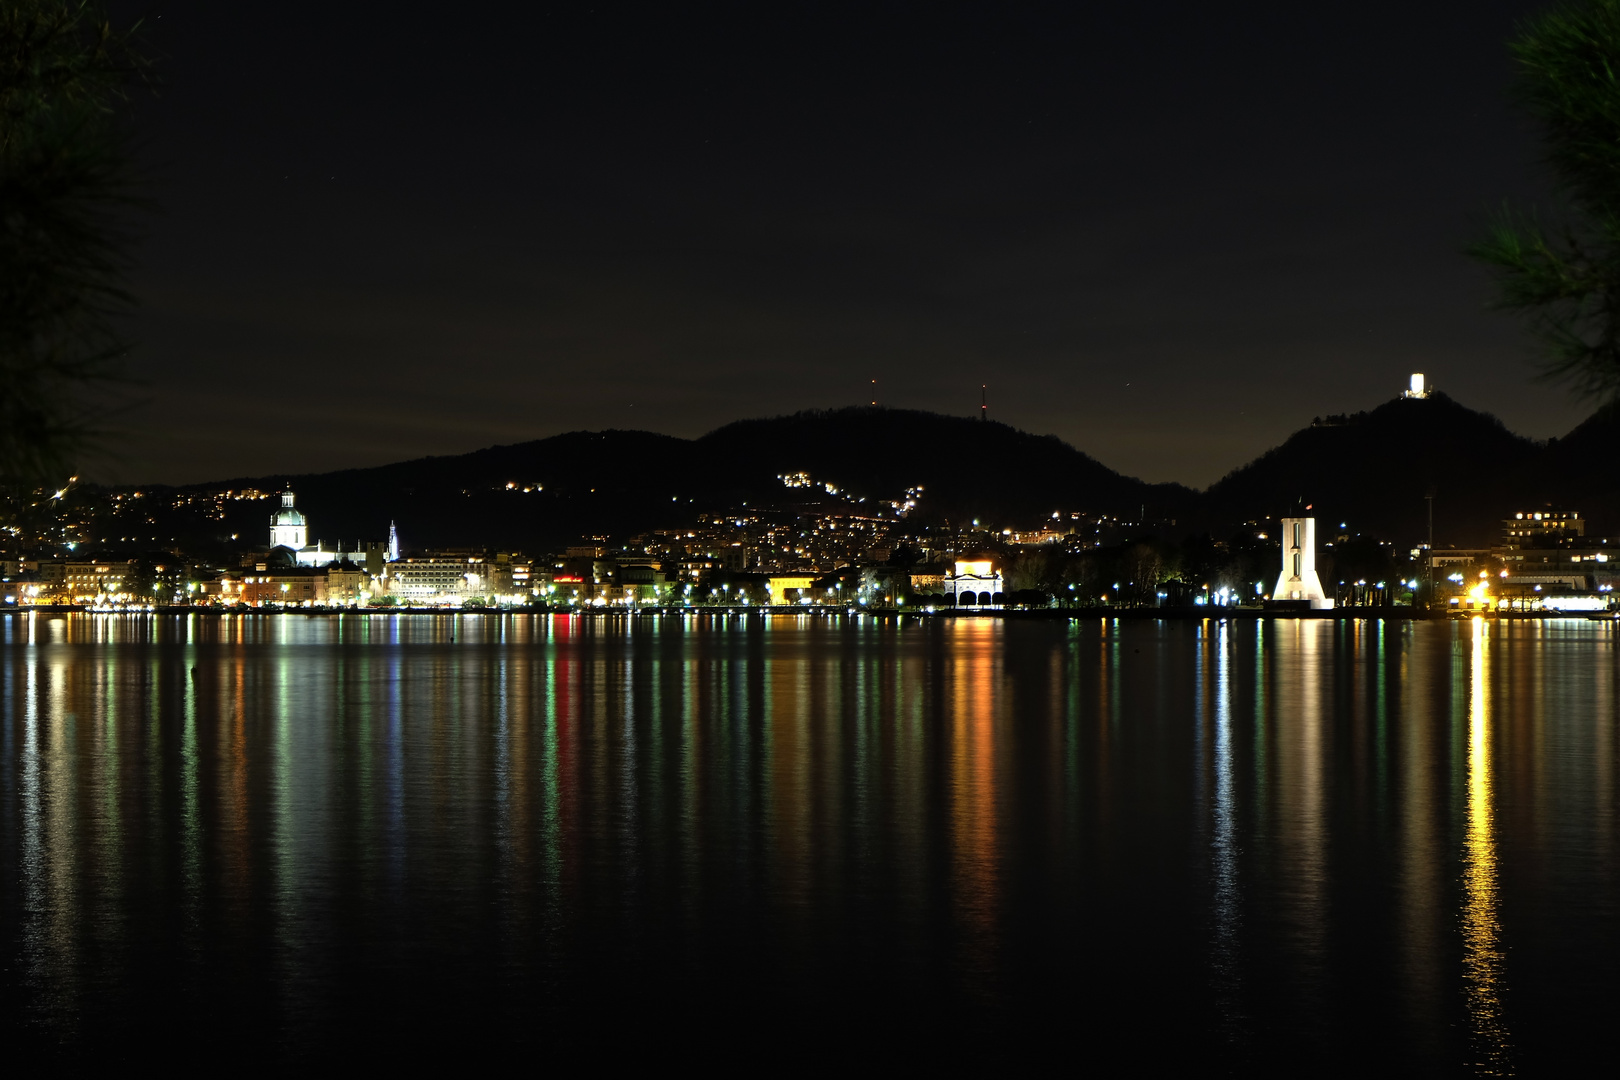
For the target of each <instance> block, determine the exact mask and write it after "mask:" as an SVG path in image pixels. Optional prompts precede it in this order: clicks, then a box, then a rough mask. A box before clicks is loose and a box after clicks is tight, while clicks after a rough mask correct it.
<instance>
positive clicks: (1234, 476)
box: [1207, 394, 1546, 546]
mask: <svg viewBox="0 0 1620 1080" xmlns="http://www.w3.org/2000/svg"><path fill="white" fill-rule="evenodd" d="M1545 452H1546V451H1545V449H1544V448H1543V446H1542V445H1541V444H1540V443H1537V442H1535V441H1533V440H1530V439H1526V438H1524V437H1522V436H1519V435H1515V434H1513V433H1512V432H1511V431H1508V430H1507V428H1505V427H1504V426H1503V425H1502V422H1501V421H1500V420H1497V419H1496V418H1495V417H1494V416H1490V415H1489V414H1486V413H1480V412H1475V411H1473V410H1472V409H1468V408H1465V407H1464V406H1462V405H1459V404H1458V403H1457V402H1455V401H1453V400H1452V399H1451V398H1449V397H1447V396H1445V395H1444V394H1431V395H1430V396H1429V397H1428V398H1426V399H1421V400H1420V399H1409V398H1398V399H1396V400H1394V401H1391V402H1387V403H1386V404H1383V405H1380V406H1379V407H1378V408H1376V409H1373V410H1371V411H1370V412H1363V413H1356V414H1354V415H1351V416H1337V417H1325V418H1320V419H1319V420H1317V421H1316V422H1314V423H1312V425H1311V426H1310V427H1307V428H1304V429H1303V430H1301V431H1297V432H1295V433H1294V434H1293V435H1292V436H1290V437H1289V438H1288V439H1287V441H1285V442H1284V443H1283V444H1282V445H1281V446H1279V447H1277V448H1276V449H1274V450H1270V451H1268V452H1266V453H1265V454H1262V455H1261V456H1260V457H1258V458H1256V459H1255V460H1254V461H1251V462H1249V463H1248V464H1247V465H1244V466H1243V467H1241V468H1239V469H1236V470H1234V471H1233V472H1231V473H1229V474H1227V476H1226V477H1224V478H1223V479H1221V480H1220V481H1219V482H1217V483H1216V484H1214V485H1213V486H1212V487H1211V488H1210V489H1209V491H1208V492H1207V498H1208V512H1209V513H1210V514H1211V516H1212V517H1213V518H1214V519H1216V520H1224V521H1241V520H1245V519H1251V518H1261V517H1265V516H1268V515H1276V514H1279V513H1281V512H1282V510H1283V509H1284V508H1287V507H1291V506H1295V505H1300V504H1309V505H1311V506H1312V507H1313V512H1314V513H1315V515H1316V516H1317V517H1319V518H1322V519H1324V520H1331V521H1332V522H1333V523H1334V524H1335V525H1337V524H1338V523H1340V522H1344V523H1346V524H1347V525H1348V526H1349V527H1350V528H1351V529H1353V530H1355V531H1358V532H1367V533H1372V534H1374V535H1377V536H1380V537H1383V538H1385V539H1391V540H1395V541H1397V542H1401V543H1406V542H1413V541H1417V540H1419V539H1421V538H1422V537H1423V536H1424V535H1425V533H1426V530H1427V521H1426V515H1427V511H1428V508H1427V504H1426V501H1425V497H1426V496H1427V495H1429V494H1431V493H1432V494H1433V495H1434V513H1435V539H1436V541H1437V542H1438V543H1453V544H1457V545H1459V546H1470V545H1473V544H1486V543H1490V542H1492V541H1493V540H1494V539H1495V537H1496V535H1497V534H1498V532H1499V531H1500V527H1501V518H1502V517H1503V515H1505V514H1507V513H1509V512H1511V511H1512V510H1513V508H1514V507H1515V506H1517V505H1518V504H1519V503H1520V502H1522V501H1523V500H1524V499H1526V498H1530V497H1531V494H1530V493H1529V492H1528V491H1526V490H1525V487H1526V485H1525V484H1524V482H1523V481H1524V479H1525V478H1526V476H1527V475H1528V474H1529V473H1530V472H1531V471H1532V470H1531V469H1530V466H1531V465H1532V464H1533V463H1534V462H1536V461H1538V460H1539V459H1540V458H1541V457H1542V456H1543V455H1544V454H1545Z"/></svg>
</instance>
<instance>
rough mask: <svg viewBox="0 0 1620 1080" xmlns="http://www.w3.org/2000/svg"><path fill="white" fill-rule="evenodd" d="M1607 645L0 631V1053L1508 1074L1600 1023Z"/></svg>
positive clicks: (1427, 628)
mask: <svg viewBox="0 0 1620 1080" xmlns="http://www.w3.org/2000/svg"><path fill="white" fill-rule="evenodd" d="M1615 637H1616V634H1615V629H1614V628H1613V627H1612V626H1605V625H1601V624H1597V623H1591V622H1583V621H1567V622H1549V623H1541V624H1534V623H1526V624H1516V625H1491V624H1486V623H1482V622H1473V623H1467V622H1460V623H1457V622H1454V623H1429V624H1410V623H1381V622H1349V621H1346V622H1320V621H1298V622H1289V621H1280V622H1272V623H1264V624H1257V623H1240V624H1232V625H1228V624H1223V623H1219V622H1205V623H1197V622H1175V623H1150V622H1141V623H1123V624H1121V623H1110V622H1105V621H1102V620H1093V621H1088V622H1084V623H1076V624H1073V625H1065V624H1062V623H1008V624H1002V623H999V622H996V621H992V620H963V621H958V622H944V621H939V622H932V623H926V624H923V623H916V622H911V623H906V624H896V623H876V622H871V621H866V622H853V621H852V622H830V621H813V620H809V619H795V618H791V617H779V618H775V619H772V620H770V621H764V620H759V619H757V618H756V619H755V620H754V621H752V622H745V621H743V620H741V619H736V618H731V619H725V618H717V619H713V620H701V621H700V620H697V619H689V620H686V621H684V622H683V621H681V620H678V619H663V620H656V619H646V620H643V621H640V622H636V623H634V624H627V623H625V622H622V621H621V622H617V623H614V622H606V621H588V620H579V619H571V618H566V617H558V618H549V617H531V616H513V617H497V616H490V617H478V616H467V617H460V618H446V617H432V616H414V617H413V616H401V617H374V618H364V617H353V616H350V617H324V616H323V617H319V618H306V617H299V616H290V617H274V618H229V617H227V618H218V617H206V618H205V617H167V616H157V617H152V616H148V617H114V616H89V615H75V616H46V615H35V616H9V617H6V618H0V923H3V930H4V935H5V936H4V942H3V950H4V955H3V958H0V960H3V965H4V967H3V973H0V1017H3V1019H0V1034H3V1036H4V1038H5V1040H6V1045H7V1046H8V1047H9V1048H24V1047H26V1048H29V1049H32V1050H36V1051H46V1052H49V1053H54V1054H59V1055H62V1056H63V1057H65V1058H67V1059H68V1063H70V1064H71V1063H72V1062H73V1061H78V1062H81V1063H89V1062H92V1061H95V1060H98V1059H101V1058H104V1057H126V1058H131V1059H141V1058H146V1057H148V1056H150V1055H153V1054H161V1055H164V1057H165V1058H167V1059H169V1060H180V1059H184V1058H187V1057H191V1058H195V1059H197V1060H199V1061H212V1062H214V1063H216V1064H223V1063H233V1065H235V1066H240V1065H243V1064H251V1063H274V1062H276V1061H278V1060H283V1061H289V1062H293V1063H297V1062H319V1063H327V1062H331V1061H333V1060H334V1059H338V1058H352V1059H353V1060H355V1061H356V1062H361V1063H364V1062H380V1061H386V1060H389V1059H404V1060H407V1061H422V1060H425V1059H426V1058H428V1057H431V1056H435V1055H440V1054H446V1055H455V1056H457V1057H460V1058H461V1059H463V1060H469V1061H471V1060H477V1059H478V1058H480V1057H486V1056H490V1055H495V1054H508V1053H514V1052H530V1053H533V1054H534V1055H536V1057H535V1060H536V1061H537V1062H538V1061H540V1060H543V1059H546V1060H550V1059H554V1056H555V1055H561V1054H571V1053H574V1054H577V1053H592V1054H594V1055H598V1060H602V1061H603V1062H604V1063H605V1062H607V1061H615V1062H623V1061H627V1060H633V1059H636V1058H654V1059H663V1060H666V1061H674V1060H682V1061H687V1062H707V1063H710V1064H713V1065H717V1066H737V1067H743V1068H749V1069H764V1068H769V1069H773V1070H779V1069H782V1068H784V1067H788V1068H792V1067H795V1066H802V1065H809V1064H840V1063H842V1064H844V1065H856V1064H868V1063H873V1062H879V1061H888V1062H892V1063H896V1064H901V1065H918V1064H924V1063H929V1062H946V1063H958V1062H963V1061H969V1060H972V1059H975V1058H978V1059H986V1060H988V1061H990V1062H993V1063H1001V1064H1006V1065H1016V1064H1019V1063H1020V1062H1021V1061H1022V1060H1023V1059H1028V1060H1030V1061H1035V1060H1042V1059H1050V1058H1052V1057H1053V1056H1054V1055H1058V1060H1059V1061H1063V1062H1067V1063H1069V1064H1070V1065H1084V1064H1086V1063H1102V1064H1108V1065H1109V1066H1110V1067H1111V1068H1118V1067H1120V1066H1121V1065H1122V1064H1123V1065H1124V1066H1125V1067H1127V1068H1131V1067H1140V1068H1142V1069H1147V1068H1153V1067H1156V1066H1158V1065H1161V1064H1165V1063H1182V1064H1196V1065H1199V1066H1201V1067H1204V1068H1208V1069H1210V1070H1212V1071H1223V1070H1234V1071H1241V1070H1244V1069H1246V1068H1248V1067H1250V1066H1252V1065H1255V1064H1260V1063H1267V1062H1282V1063H1285V1064H1288V1065H1290V1066H1292V1067H1294V1068H1296V1069H1300V1070H1303V1069H1310V1070H1312V1071H1317V1072H1364V1071H1367V1070H1369V1069H1373V1068H1377V1069H1381V1070H1384V1071H1389V1072H1396V1073H1401V1072H1425V1073H1430V1074H1434V1073H1456V1074H1468V1073H1474V1072H1478V1073H1494V1074H1500V1075H1505V1074H1512V1073H1521V1074H1534V1073H1538V1072H1546V1071H1551V1070H1554V1069H1556V1068H1557V1067H1558V1066H1560V1065H1561V1064H1565V1063H1568V1062H1573V1061H1575V1060H1578V1059H1580V1058H1583V1057H1586V1056H1588V1055H1592V1054H1604V1055H1605V1057H1607V1051H1608V1048H1609V1046H1610V1044H1611V1042H1612V1038H1613V1037H1612V1035H1611V1034H1610V1033H1611V1031H1612V1017H1613V1011H1614V1007H1615V1006H1616V1004H1617V1003H1620V995H1617V994H1616V991H1615V989H1614V987H1615V977H1616V971H1617V961H1620V934H1617V928H1620V922H1617V918H1616V916H1617V907H1620V891H1617V885H1620V837H1617V823H1616V791H1615V778H1616V767H1617V760H1616V755H1617V746H1616V709H1617V704H1616V702H1617V690H1620V688H1617V654H1616V647H1615ZM222 1054H224V1055H228V1056H225V1057H222V1056H221V1055H222Z"/></svg>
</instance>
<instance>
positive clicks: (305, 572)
mask: <svg viewBox="0 0 1620 1080" xmlns="http://www.w3.org/2000/svg"><path fill="white" fill-rule="evenodd" d="M233 594H234V595H233ZM222 596H226V597H228V598H231V599H234V600H235V601H236V602H237V603H239V604H246V605H248V606H250V607H263V606H265V605H272V606H274V605H281V604H289V605H294V604H296V605H302V604H306V603H307V604H324V603H326V574H325V573H323V572H321V571H319V570H315V569H312V568H310V567H304V566H288V567H278V568H275V569H271V570H263V571H259V570H255V571H252V572H250V573H246V574H243V575H242V578H241V581H240V582H239V583H238V584H237V587H236V589H235V590H233V593H232V594H227V593H224V592H223V590H222Z"/></svg>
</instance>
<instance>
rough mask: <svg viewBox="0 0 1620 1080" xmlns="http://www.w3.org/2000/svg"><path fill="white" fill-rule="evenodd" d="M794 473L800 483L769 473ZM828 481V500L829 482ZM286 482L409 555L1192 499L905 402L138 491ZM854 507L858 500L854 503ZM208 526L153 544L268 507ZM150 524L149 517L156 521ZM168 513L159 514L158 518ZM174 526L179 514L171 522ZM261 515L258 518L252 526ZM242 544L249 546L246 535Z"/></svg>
mask: <svg viewBox="0 0 1620 1080" xmlns="http://www.w3.org/2000/svg"><path fill="white" fill-rule="evenodd" d="M795 473H805V474H807V475H808V477H809V479H810V484H809V485H807V486H800V487H788V486H787V485H785V484H784V482H783V480H782V477H783V476H785V475H789V474H795ZM829 484H830V485H832V488H833V489H834V490H833V491H829V490H828V487H827V485H829ZM287 485H290V486H291V487H292V488H293V489H294V490H295V491H296V492H297V495H298V505H299V508H300V509H302V510H303V511H304V512H305V513H307V514H308V515H310V517H311V519H312V521H313V529H312V532H311V538H312V539H313V538H316V537H319V538H321V539H322V540H325V541H327V542H328V543H330V542H332V541H334V540H336V539H338V538H340V537H341V538H344V539H346V540H347V541H349V542H353V541H354V540H355V539H358V538H372V539H374V538H379V537H382V536H384V535H386V533H387V530H388V523H389V522H390V521H397V522H398V525H399V531H400V535H401V538H402V540H403V541H404V542H405V543H406V544H407V545H408V546H427V545H452V544H458V545H459V544H490V545H499V546H523V547H532V548H542V549H543V548H545V547H548V546H549V547H556V546H559V545H564V544H568V543H574V542H577V541H578V539H579V538H580V537H582V536H590V535H605V536H613V537H623V536H625V535H628V534H631V533H636V532H641V531H645V530H648V529H654V528H667V527H675V526H681V525H685V524H688V523H690V522H692V521H694V520H695V519H696V517H697V515H698V514H700V513H704V512H716V511H723V510H730V509H736V508H740V507H742V506H744V505H745V504H746V505H747V506H749V507H752V508H754V509H773V508H774V509H787V508H791V507H794V506H803V505H805V504H811V503H814V504H822V505H826V506H844V507H846V508H849V509H856V508H859V512H862V513H880V512H881V513H887V514H891V515H892V513H893V508H892V507H888V508H886V509H885V504H887V503H891V502H903V501H904V500H905V499H906V498H907V494H906V493H907V491H908V489H911V490H915V489H917V488H921V489H922V495H921V497H920V498H918V499H917V503H918V505H917V507H916V508H915V510H913V511H912V514H913V518H914V520H920V521H927V522H944V521H950V522H962V523H965V522H968V521H971V520H973V519H974V518H979V519H981V520H983V521H985V522H986V524H989V523H990V522H998V523H1000V522H1007V523H1009V524H1024V525H1034V524H1038V523H1040V522H1041V521H1045V520H1049V519H1050V517H1051V514H1052V512H1053V511H1054V510H1064V511H1086V512H1090V513H1095V514H1110V515H1116V516H1121V517H1128V518H1130V519H1131V520H1136V519H1138V518H1139V517H1140V516H1141V514H1142V513H1143V511H1144V508H1145V509H1146V512H1147V514H1148V515H1149V517H1152V518H1155V519H1161V520H1162V519H1173V518H1176V517H1177V515H1178V514H1184V513H1186V512H1187V511H1188V510H1190V509H1192V508H1194V507H1196V505H1197V503H1198V499H1199V497H1198V495H1197V493H1196V492H1193V491H1192V490H1190V489H1188V488H1185V487H1182V486H1180V485H1178V484H1147V483H1144V482H1142V481H1140V480H1135V479H1132V478H1130V477H1126V476H1122V475H1120V474H1119V473H1116V472H1114V471H1113V470H1111V469H1109V468H1107V467H1106V466H1104V465H1101V464H1100V463H1098V462H1097V461H1095V460H1093V459H1092V458H1090V457H1088V456H1086V455H1085V454H1083V453H1081V452H1080V451H1078V450H1076V449H1075V448H1074V447H1072V446H1069V445H1068V444H1067V443H1064V442H1062V441H1061V440H1059V439H1057V438H1056V437H1054V436H1038V435H1030V434H1028V433H1025V432H1021V431H1018V430H1016V429H1014V428H1011V427H1009V426H1007V425H1005V424H1000V423H995V422H982V421H979V420H970V419H965V418H962V417H952V416H941V415H938V414H935V413H927V412H919V411H914V410H905V409H885V408H850V409H839V410H831V411H825V412H805V413H797V414H794V415H792V416H784V417H776V418H772V419H766V420H748V421H741V422H738V423H734V424H729V425H727V426H725V427H723V428H720V429H718V430H716V431H714V432H711V433H709V434H708V435H705V436H703V437H701V438H699V439H695V440H688V439H678V438H674V437H671V436H667V435H656V434H653V433H650V432H644V431H600V432H571V433H569V434H565V435H557V436H554V437H552V438H548V439H539V440H536V441H534V442H526V443H518V444H515V445H511V446H494V447H490V448H488V449H485V450H479V451H476V452H473V453H470V454H462V455H457V456H451V457H432V458H421V459H418V460H415V461H405V462H400V463H398V464H393V465H384V466H380V467H376V468H369V469H347V470H343V471H340V472H331V473H320V474H314V475H285V474H281V475H271V476H260V477H239V478H235V479H231V480H222V481H217V482H212V483H208V484H199V485H190V486H188V487H183V488H176V489H166V488H151V487H148V488H147V489H145V490H146V491H147V492H149V493H150V494H151V496H155V497H152V500H151V502H149V503H148V504H147V505H148V506H149V507H154V508H155V507H161V506H163V505H166V504H169V503H172V501H173V500H172V499H169V498H165V497H163V496H166V495H168V494H176V495H180V496H185V495H187V494H200V493H203V492H212V491H217V490H220V489H225V488H229V489H232V490H237V491H240V490H242V489H244V488H256V489H259V490H261V491H274V490H278V489H279V488H281V487H283V486H287ZM862 500H865V502H862ZM221 505H223V506H224V508H225V509H224V513H225V516H224V518H223V519H222V520H219V521H213V522H202V521H199V520H195V518H196V515H195V514H189V513H177V514H170V515H168V517H162V518H161V520H159V521H153V522H151V523H150V533H151V535H152V536H153V537H154V538H156V539H157V540H159V541H160V542H161V540H162V539H163V537H164V536H165V535H172V536H177V537H183V536H192V537H196V538H198V539H201V537H197V533H198V531H199V530H201V532H203V533H206V534H208V537H209V538H211V539H219V538H222V537H228V536H229V535H230V534H231V533H235V534H237V535H238V536H239V537H252V538H255V539H256V538H257V537H258V536H259V535H260V534H261V533H263V532H265V526H264V524H263V521H264V520H268V513H269V511H268V509H267V507H268V505H269V504H268V503H267V502H265V501H254V502H234V501H232V502H226V503H223V504H221ZM160 517H161V515H160ZM170 518H173V520H170ZM181 519H186V520H181ZM261 519H262V520H261ZM256 542H261V543H262V542H263V541H257V540H256Z"/></svg>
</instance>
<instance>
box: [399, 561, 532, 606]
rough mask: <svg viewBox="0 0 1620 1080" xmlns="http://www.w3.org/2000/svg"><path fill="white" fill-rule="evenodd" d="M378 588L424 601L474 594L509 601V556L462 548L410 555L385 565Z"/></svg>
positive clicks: (460, 599) (453, 600)
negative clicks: (380, 585)
mask: <svg viewBox="0 0 1620 1080" xmlns="http://www.w3.org/2000/svg"><path fill="white" fill-rule="evenodd" d="M382 590H383V592H385V593H387V594H389V595H391V596H395V597H398V598H399V599H401V600H411V601H415V602H418V603H427V604H455V603H460V602H463V601H465V600H467V599H470V598H472V597H475V596H476V597H482V598H485V599H487V600H508V601H509V600H512V599H514V597H513V595H512V563H511V557H510V556H489V555H486V554H480V553H475V552H472V551H470V550H466V549H463V550H460V551H457V550H448V551H437V552H434V551H429V552H423V553H421V554H418V555H410V556H407V557H406V558H403V559H400V560H398V561H396V562H391V563H389V564H388V565H387V567H386V570H385V575H384V579H383V582H382ZM518 599H526V598H523V597H520V598H518Z"/></svg>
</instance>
